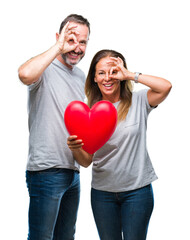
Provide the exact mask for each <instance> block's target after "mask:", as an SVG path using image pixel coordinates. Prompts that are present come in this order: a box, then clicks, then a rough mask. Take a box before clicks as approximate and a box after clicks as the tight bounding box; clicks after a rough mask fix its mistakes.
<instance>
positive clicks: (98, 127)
mask: <svg viewBox="0 0 190 240" xmlns="http://www.w3.org/2000/svg"><path fill="white" fill-rule="evenodd" d="M64 121H65V125H66V128H67V130H68V132H69V134H70V135H77V137H78V139H82V140H83V143H84V146H83V149H84V150H85V151H86V152H88V153H90V154H93V153H94V152H96V151H97V150H98V149H99V148H101V147H102V146H103V145H104V144H105V143H106V142H107V141H108V139H109V138H110V137H111V136H112V134H113V133H114V131H115V128H116V125H117V110H116V108H115V107H114V105H113V104H112V103H111V102H109V101H100V102H97V103H96V104H94V106H93V107H92V108H91V109H90V108H89V107H88V106H87V105H86V104H85V103H83V102H80V101H73V102H71V103H70V104H69V105H68V106H67V108H66V110H65V115H64Z"/></svg>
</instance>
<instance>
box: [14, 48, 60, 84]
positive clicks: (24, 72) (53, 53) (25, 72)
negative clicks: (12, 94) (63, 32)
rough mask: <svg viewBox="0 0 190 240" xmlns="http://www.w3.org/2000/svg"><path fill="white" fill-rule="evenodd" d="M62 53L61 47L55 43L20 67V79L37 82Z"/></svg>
mask: <svg viewBox="0 0 190 240" xmlns="http://www.w3.org/2000/svg"><path fill="white" fill-rule="evenodd" d="M59 54H60V49H59V48H58V46H57V45H56V44H55V45H54V46H52V47H51V48H50V49H48V50H47V51H46V52H44V53H42V54H40V55H38V56H36V57H33V58H31V59H30V60H28V61H27V62H25V63H24V64H23V65H21V66H20V68H19V69H18V74H19V78H20V80H21V81H22V82H23V83H24V84H26V85H30V84H32V83H34V82H36V81H37V80H38V79H39V78H40V76H41V75H42V73H43V72H44V70H45V69H46V68H47V67H48V66H49V64H50V63H51V62H52V61H53V60H54V59H55V58H56V57H57V56H58V55H59Z"/></svg>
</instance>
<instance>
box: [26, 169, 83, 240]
mask: <svg viewBox="0 0 190 240" xmlns="http://www.w3.org/2000/svg"><path fill="white" fill-rule="evenodd" d="M26 182H27V187H28V191H29V196H30V204H29V217H28V218H29V233H28V240H73V239H74V235H75V223H76V218H77V211H78V205H79V197H80V179H79V173H78V172H77V171H74V170H70V169H58V168H51V169H48V170H43V171H26Z"/></svg>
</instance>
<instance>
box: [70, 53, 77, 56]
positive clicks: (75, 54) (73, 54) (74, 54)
mask: <svg viewBox="0 0 190 240" xmlns="http://www.w3.org/2000/svg"><path fill="white" fill-rule="evenodd" d="M70 54H71V55H72V56H78V54H77V53H70Z"/></svg>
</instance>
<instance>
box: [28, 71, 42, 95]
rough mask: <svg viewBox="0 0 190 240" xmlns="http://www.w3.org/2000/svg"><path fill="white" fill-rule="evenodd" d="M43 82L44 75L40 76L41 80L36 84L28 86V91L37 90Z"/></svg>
mask: <svg viewBox="0 0 190 240" xmlns="http://www.w3.org/2000/svg"><path fill="white" fill-rule="evenodd" d="M42 80H43V74H42V75H41V76H40V78H39V79H38V80H37V81H36V82H35V83H32V84H30V85H29V86H28V90H29V91H33V90H34V89H37V88H38V87H39V86H40V84H41V82H42Z"/></svg>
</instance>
